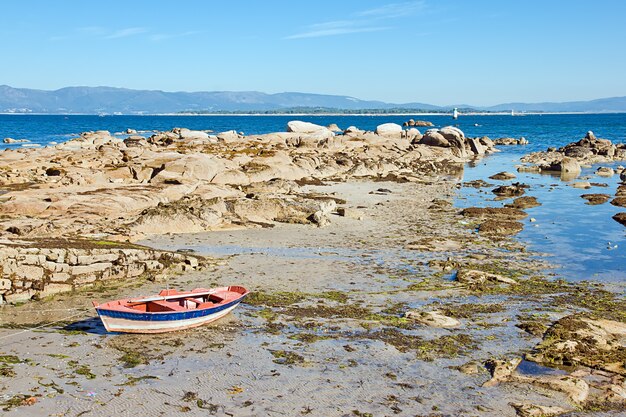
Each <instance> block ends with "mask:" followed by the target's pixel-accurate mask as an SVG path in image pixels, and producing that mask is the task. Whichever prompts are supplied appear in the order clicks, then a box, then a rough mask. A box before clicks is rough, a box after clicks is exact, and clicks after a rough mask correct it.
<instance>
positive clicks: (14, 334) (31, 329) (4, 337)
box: [0, 311, 85, 340]
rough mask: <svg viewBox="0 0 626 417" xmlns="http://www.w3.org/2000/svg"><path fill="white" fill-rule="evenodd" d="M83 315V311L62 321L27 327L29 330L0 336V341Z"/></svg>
mask: <svg viewBox="0 0 626 417" xmlns="http://www.w3.org/2000/svg"><path fill="white" fill-rule="evenodd" d="M83 314H85V311H81V312H79V313H76V314H72V315H71V316H67V317H63V318H62V319H59V320H55V321H52V322H50V323H46V324H42V325H41V326H35V327H29V328H26V329H24V330H21V331H19V332H16V333H11V334H6V335H4V336H0V340H1V339H6V338H8V337H12V336H17V335H18V334H22V333H26V332H32V331H33V330H39V329H43V328H44V327H49V326H52V325H53V324H56V323H61V322H63V321H66V320H68V319H71V318H74V317H78V316H80V315H83Z"/></svg>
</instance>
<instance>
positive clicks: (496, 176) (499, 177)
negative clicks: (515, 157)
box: [489, 171, 517, 181]
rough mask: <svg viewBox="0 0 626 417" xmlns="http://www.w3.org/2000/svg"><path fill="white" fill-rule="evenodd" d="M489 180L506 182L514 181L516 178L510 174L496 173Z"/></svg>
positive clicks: (504, 172)
mask: <svg viewBox="0 0 626 417" xmlns="http://www.w3.org/2000/svg"><path fill="white" fill-rule="evenodd" d="M489 178H490V179H492V180H500V181H507V180H512V179H515V178H517V176H516V175H515V174H514V173H512V172H506V171H502V172H498V173H497V174H493V175H492V176H491V177H489Z"/></svg>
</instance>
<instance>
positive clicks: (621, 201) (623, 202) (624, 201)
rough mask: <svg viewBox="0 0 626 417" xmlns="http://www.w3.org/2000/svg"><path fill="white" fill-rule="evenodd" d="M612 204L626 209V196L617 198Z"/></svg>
mask: <svg viewBox="0 0 626 417" xmlns="http://www.w3.org/2000/svg"><path fill="white" fill-rule="evenodd" d="M611 204H612V205H614V206H617V207H626V196H619V197H615V198H614V199H613V200H611Z"/></svg>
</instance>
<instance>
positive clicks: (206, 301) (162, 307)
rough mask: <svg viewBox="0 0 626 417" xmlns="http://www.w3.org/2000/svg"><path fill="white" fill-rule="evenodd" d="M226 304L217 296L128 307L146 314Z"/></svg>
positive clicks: (210, 295)
mask: <svg viewBox="0 0 626 417" xmlns="http://www.w3.org/2000/svg"><path fill="white" fill-rule="evenodd" d="M222 302H224V298H222V297H220V296H219V295H216V294H209V295H205V296H199V297H194V296H192V295H191V294H190V296H189V297H184V298H174V299H171V300H153V301H147V302H145V303H137V304H129V305H127V307H129V308H132V309H133V310H136V311H140V312H146V313H159V312H164V311H188V310H196V309H199V310H201V309H204V308H209V307H213V306H215V305H216V304H220V303H222Z"/></svg>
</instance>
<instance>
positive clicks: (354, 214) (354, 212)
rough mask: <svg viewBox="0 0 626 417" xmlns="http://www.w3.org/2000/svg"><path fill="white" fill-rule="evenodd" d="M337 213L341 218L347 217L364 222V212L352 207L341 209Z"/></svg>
mask: <svg viewBox="0 0 626 417" xmlns="http://www.w3.org/2000/svg"><path fill="white" fill-rule="evenodd" d="M337 213H338V214H339V215H340V216H341V217H347V218H349V219H356V220H363V216H364V214H363V211H361V210H359V209H355V208H351V207H339V208H337Z"/></svg>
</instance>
